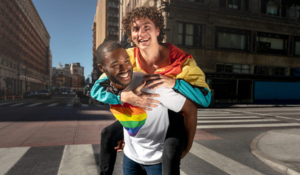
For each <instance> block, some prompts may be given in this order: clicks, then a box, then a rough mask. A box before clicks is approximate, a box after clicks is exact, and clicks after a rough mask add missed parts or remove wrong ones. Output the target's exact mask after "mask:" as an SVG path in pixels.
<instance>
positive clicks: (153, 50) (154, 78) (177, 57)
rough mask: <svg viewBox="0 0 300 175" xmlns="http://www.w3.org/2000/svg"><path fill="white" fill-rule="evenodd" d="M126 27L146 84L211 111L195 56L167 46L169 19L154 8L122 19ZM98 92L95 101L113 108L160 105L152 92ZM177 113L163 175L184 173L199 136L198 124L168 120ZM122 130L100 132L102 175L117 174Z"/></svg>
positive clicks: (133, 58)
mask: <svg viewBox="0 0 300 175" xmlns="http://www.w3.org/2000/svg"><path fill="white" fill-rule="evenodd" d="M122 23H123V25H122V27H123V28H122V29H123V31H124V32H125V33H126V35H127V36H128V42H131V43H132V44H133V45H134V47H133V48H129V49H126V52H127V54H128V55H129V58H130V62H131V64H132V66H133V70H134V71H137V72H143V73H147V74H146V75H144V76H143V77H144V78H145V79H144V80H145V81H147V85H146V87H151V89H156V88H158V87H165V88H169V89H173V90H174V91H175V92H177V93H179V94H181V95H183V96H185V97H186V98H187V99H189V100H190V101H192V102H193V104H194V105H197V106H201V107H207V106H208V105H209V104H210V100H211V93H210V89H209V87H208V85H207V84H206V82H205V75H204V73H203V72H202V70H201V69H200V68H199V67H198V66H197V64H196V62H195V60H194V59H193V56H192V55H190V54H188V53H186V52H184V51H182V50H181V49H179V48H177V47H176V46H174V45H173V44H170V43H162V41H163V38H164V35H165V31H164V17H163V15H162V13H161V12H160V11H159V10H157V9H156V8H155V7H139V8H136V9H133V10H132V11H130V12H128V13H127V14H126V16H125V17H124V18H123V19H122ZM101 79H105V76H104V75H103V76H101V77H100V80H101ZM93 89H94V90H92V91H91V95H92V97H93V98H94V99H96V100H98V101H100V102H103V103H108V104H114V105H117V104H122V103H129V104H131V105H133V106H138V107H141V108H143V109H145V110H152V108H153V107H155V106H156V104H155V101H153V99H149V98H147V97H148V95H149V94H145V93H144V92H141V91H139V90H137V89H135V90H132V91H123V92H120V93H119V94H117V95H114V94H112V93H108V92H107V91H106V89H105V87H102V85H101V84H95V85H94V88H93ZM138 89H139V88H138ZM152 95H153V94H152ZM173 115H174V116H177V117H170V118H169V120H170V125H169V129H168V133H167V136H166V138H165V142H164V150H163V157H162V159H163V163H162V164H163V174H164V175H179V174H180V171H179V167H180V160H181V158H183V157H184V156H185V155H186V154H187V153H188V152H189V150H190V148H191V147H192V144H193V136H194V133H195V128H192V127H190V126H192V125H193V122H196V121H191V120H190V118H187V117H183V116H182V115H181V116H180V115H178V113H175V112H173V113H172V112H170V115H169V116H173ZM122 131H123V130H122V125H121V124H120V122H118V121H116V122H114V123H113V124H112V125H110V126H108V127H106V128H105V129H103V131H102V133H101V152H100V174H101V175H111V174H112V172H113V168H114V163H115V159H116V151H115V150H114V147H115V146H116V145H117V139H116V138H117V137H116V136H117V135H122V134H120V133H121V132H122ZM182 133H186V134H182ZM118 138H120V137H118ZM120 139H121V138H120Z"/></svg>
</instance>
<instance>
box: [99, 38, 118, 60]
mask: <svg viewBox="0 0 300 175" xmlns="http://www.w3.org/2000/svg"><path fill="white" fill-rule="evenodd" d="M120 48H123V47H122V45H121V44H119V43H117V42H116V41H105V42H103V43H102V44H100V46H99V47H98V48H97V51H96V56H97V62H98V64H101V65H104V58H105V53H107V52H112V51H115V50H117V49H120Z"/></svg>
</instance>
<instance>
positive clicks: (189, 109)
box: [181, 99, 197, 158]
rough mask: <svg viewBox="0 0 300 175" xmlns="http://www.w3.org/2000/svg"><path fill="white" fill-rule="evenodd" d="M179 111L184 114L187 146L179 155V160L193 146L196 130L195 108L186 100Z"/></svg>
mask: <svg viewBox="0 0 300 175" xmlns="http://www.w3.org/2000/svg"><path fill="white" fill-rule="evenodd" d="M181 111H182V112H184V126H185V130H186V134H187V146H186V149H185V150H184V151H183V152H182V154H181V158H183V157H184V156H185V155H186V154H187V153H188V152H189V151H190V149H191V147H192V145H193V141H194V136H195V132H196V128H197V107H196V105H195V104H194V103H192V102H191V101H190V100H188V99H187V100H186V101H185V103H184V105H183V107H182V109H181Z"/></svg>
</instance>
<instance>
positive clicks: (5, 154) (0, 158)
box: [0, 147, 29, 174]
mask: <svg viewBox="0 0 300 175" xmlns="http://www.w3.org/2000/svg"><path fill="white" fill-rule="evenodd" d="M28 149H29V147H19V148H1V149H0V164H1V166H0V174H6V173H7V172H8V171H9V170H10V169H11V168H12V167H13V166H14V165H15V164H16V163H17V162H18V161H19V160H20V158H21V157H22V156H23V155H24V154H25V153H26V151H28Z"/></svg>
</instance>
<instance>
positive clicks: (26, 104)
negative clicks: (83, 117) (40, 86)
mask: <svg viewBox="0 0 300 175" xmlns="http://www.w3.org/2000/svg"><path fill="white" fill-rule="evenodd" d="M42 106H43V107H57V106H64V107H84V108H88V107H97V106H103V105H95V104H73V103H12V102H8V103H0V107H42Z"/></svg>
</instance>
